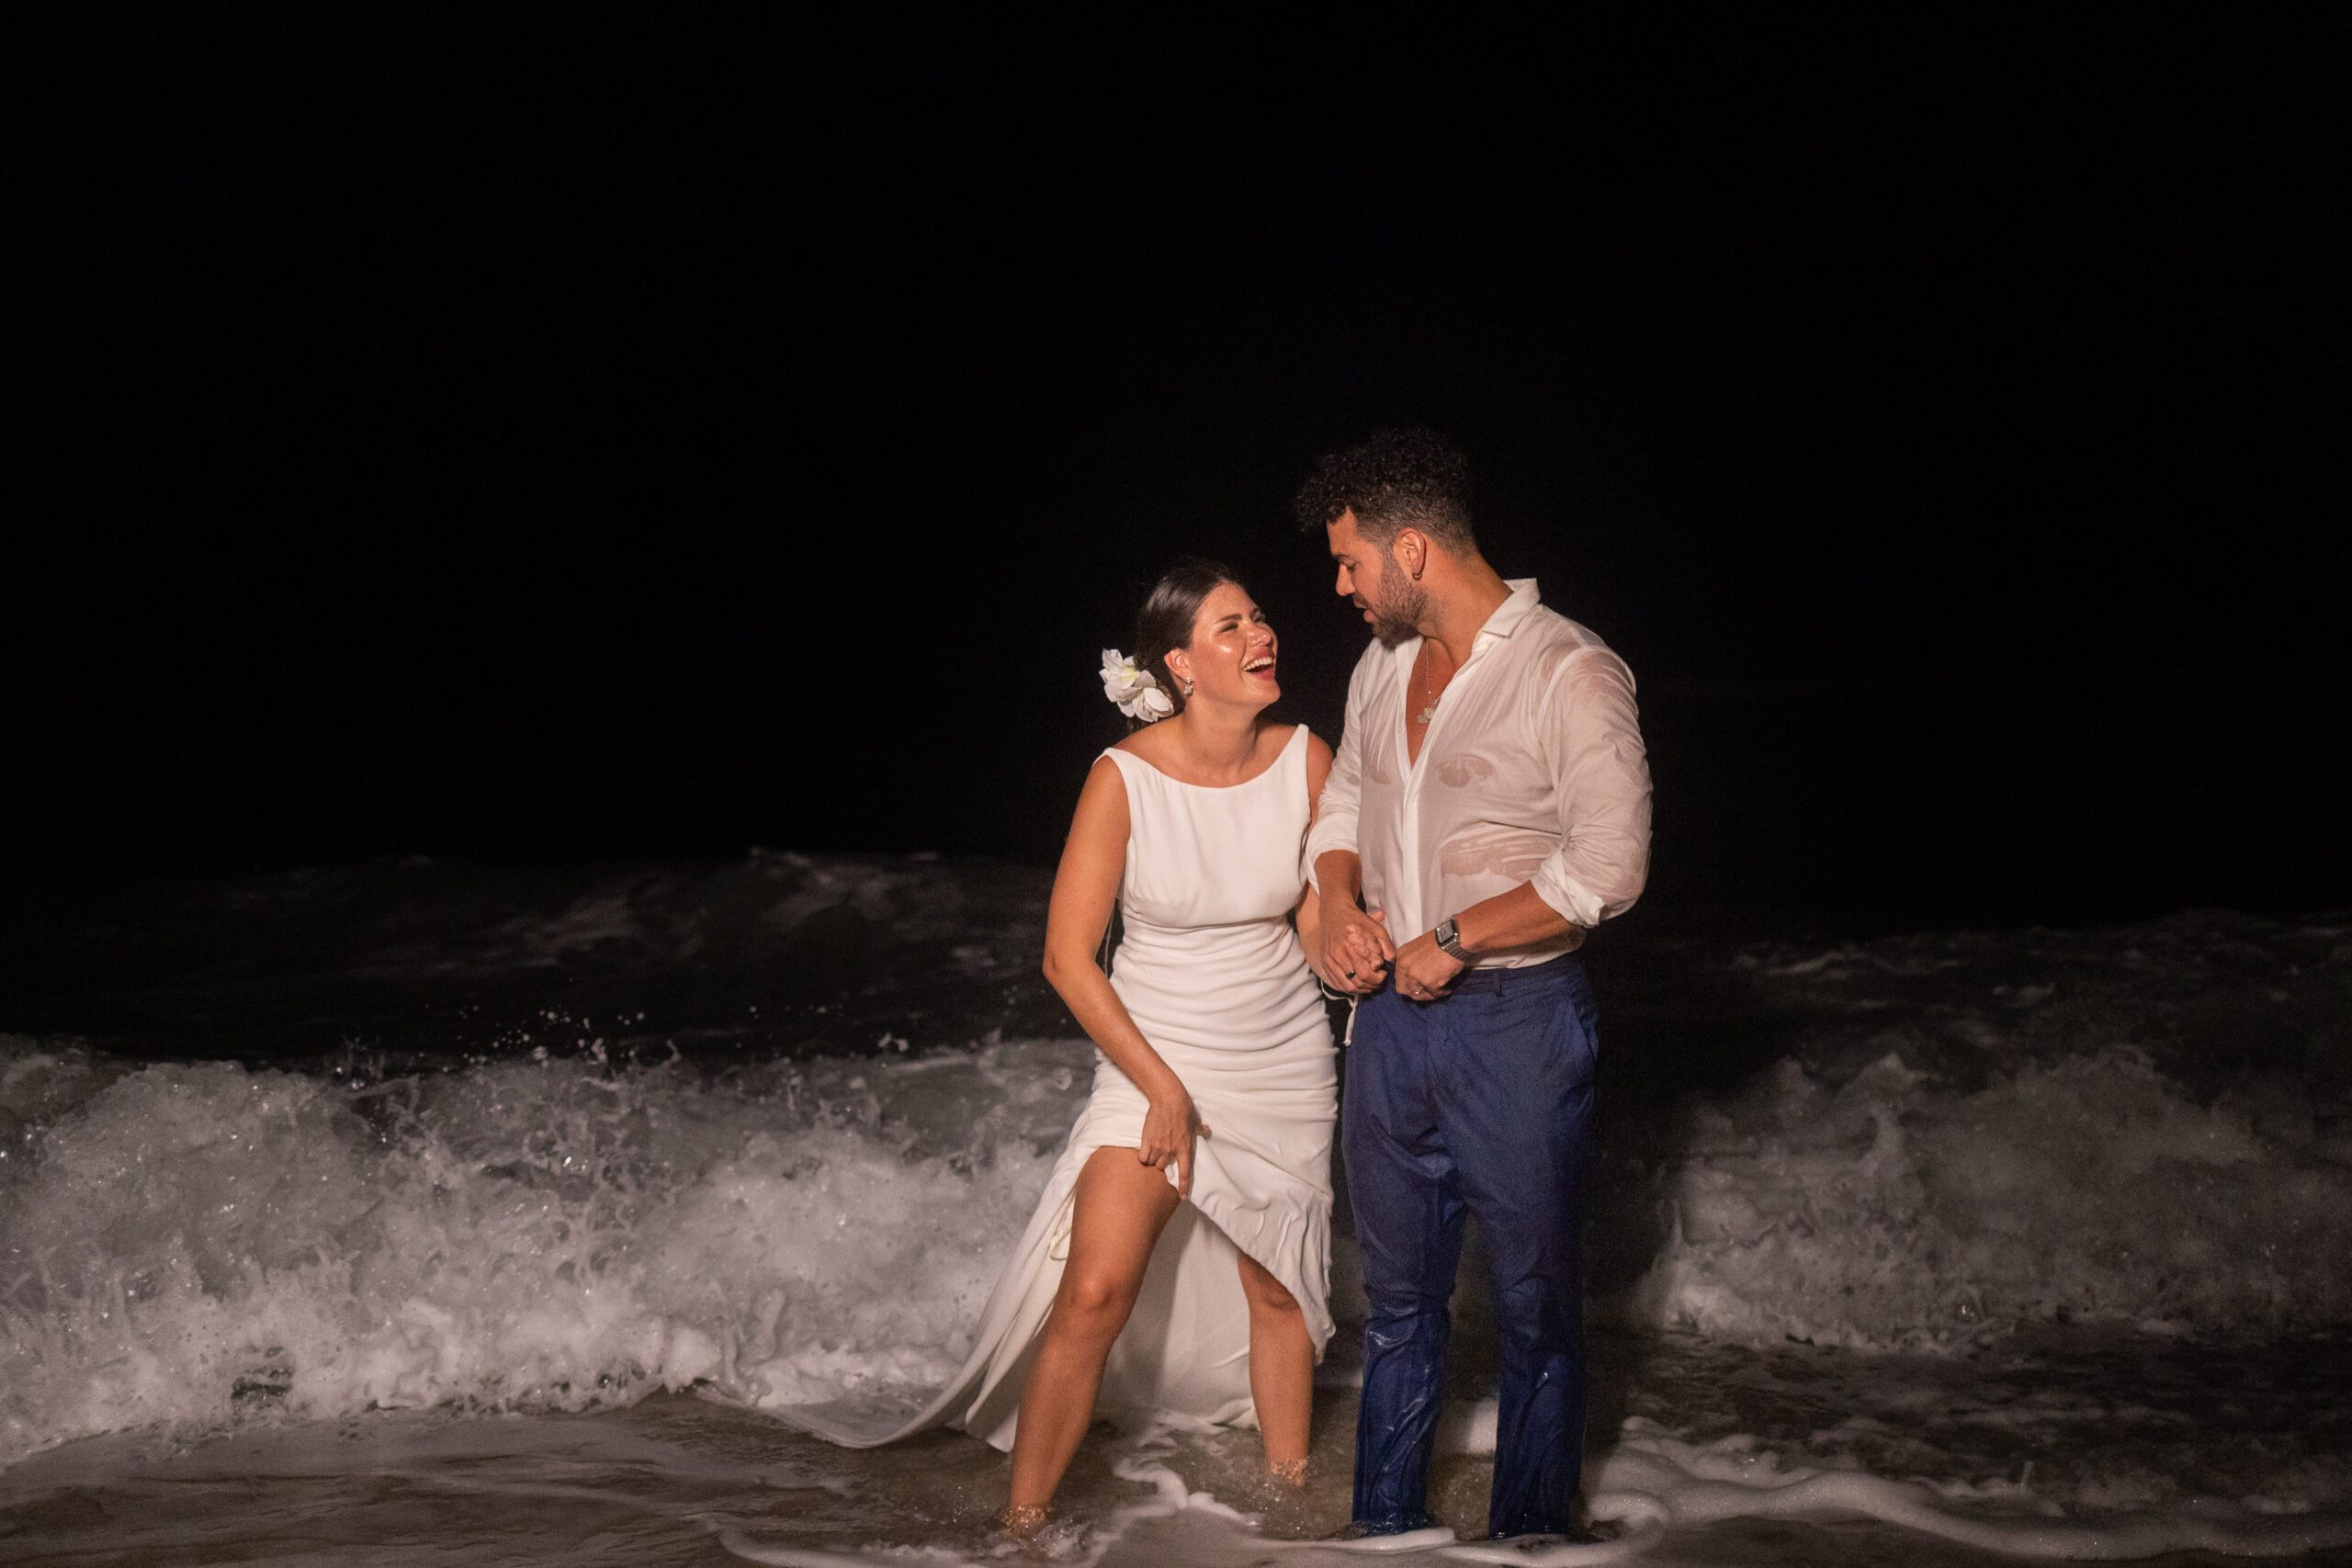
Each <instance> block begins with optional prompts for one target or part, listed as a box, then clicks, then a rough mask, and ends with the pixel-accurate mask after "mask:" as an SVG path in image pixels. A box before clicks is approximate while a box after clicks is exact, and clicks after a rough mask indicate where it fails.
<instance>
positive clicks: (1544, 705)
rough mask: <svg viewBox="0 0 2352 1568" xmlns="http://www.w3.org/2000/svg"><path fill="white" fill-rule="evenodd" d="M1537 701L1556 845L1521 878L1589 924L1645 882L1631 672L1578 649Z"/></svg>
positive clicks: (1640, 765)
mask: <svg viewBox="0 0 2352 1568" xmlns="http://www.w3.org/2000/svg"><path fill="white" fill-rule="evenodd" d="M1534 720H1535V733H1536V737H1537V743H1538V745H1539V746H1540V747H1541V749H1542V750H1543V754H1544V762H1545V764H1546V766H1548V767H1549V768H1550V770H1551V773H1552V783H1553V788H1554V791H1555V795H1556V797H1557V799H1558V802H1559V808H1560V847H1559V848H1558V849H1556V850H1555V851H1554V852H1552V853H1551V854H1550V855H1549V856H1548V857H1547V858H1546V859H1545V860H1544V863H1543V865H1542V866H1540V867H1539V868H1537V870H1536V873H1535V874H1534V875H1533V876H1532V878H1530V879H1529V881H1530V885H1531V886H1533V887H1534V889H1535V896H1536V897H1539V898H1541V899H1543V900H1544V903H1546V904H1548V905H1550V906H1551V907H1552V908H1554V909H1555V910H1557V911H1558V912H1559V913H1560V914H1561V915H1562V916H1564V917H1566V919H1570V920H1572V921H1574V922H1575V923H1576V924H1577V925H1579V926H1583V927H1586V928H1588V929H1589V928H1590V927H1593V926H1597V925H1599V924H1600V922H1601V921H1602V920H1605V919H1609V917H1611V915H1622V914H1623V913H1624V912H1625V911H1626V910H1627V909H1630V908H1633V907H1634V900H1635V899H1636V898H1638V897H1641V894H1642V888H1643V886H1644V885H1645V883H1646V882H1647V881H1648V880H1649V867H1650V764H1649V753H1648V750H1647V749H1646V748H1645V746H1644V745H1643V744H1642V729H1641V719H1640V713H1639V710H1638V709H1637V708H1636V707H1635V705H1634V672H1633V671H1631V670H1628V669H1627V668H1626V667H1625V661H1624V660H1622V659H1620V658H1618V657H1617V656H1616V655H1615V654H1614V653H1611V651H1609V649H1605V648H1599V647H1595V648H1589V649H1583V650H1581V651H1580V652H1578V653H1577V655H1576V656H1575V657H1573V658H1571V659H1569V660H1566V662H1564V663H1563V664H1562V665H1561V666H1560V668H1559V669H1558V670H1557V671H1555V674H1554V676H1553V679H1552V681H1551V682H1550V683H1549V684H1548V685H1547V686H1546V688H1545V689H1544V694H1543V695H1542V697H1541V699H1540V706H1539V708H1538V710H1537V712H1536V713H1535V715H1534ZM1337 772H1338V770H1337V769H1336V768H1335V769H1334V770H1333V773H1334V776H1335V777H1336V776H1337Z"/></svg>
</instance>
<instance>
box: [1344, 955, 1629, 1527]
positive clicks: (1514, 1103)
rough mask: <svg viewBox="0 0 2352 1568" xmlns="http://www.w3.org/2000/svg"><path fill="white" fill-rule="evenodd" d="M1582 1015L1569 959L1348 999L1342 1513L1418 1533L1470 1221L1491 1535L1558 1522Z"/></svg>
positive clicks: (1571, 1364)
mask: <svg viewBox="0 0 2352 1568" xmlns="http://www.w3.org/2000/svg"><path fill="white" fill-rule="evenodd" d="M1597 1024H1598V1015H1597V1013H1596V1011H1595V1010H1594V1007H1593V1000H1592V988H1591V986H1590V984H1589V982H1588V981H1587V980H1586V978H1585V973H1584V965H1583V964H1581V963H1580V962H1578V961H1577V958H1576V957H1574V956H1573V955H1569V956H1565V957H1561V958H1556V959H1554V960H1552V961H1551V962H1550V963H1547V964H1540V965H1535V966H1532V967H1529V968H1524V969H1498V970H1473V971H1472V972H1471V973H1469V974H1467V975H1465V976H1463V977H1462V980H1461V982H1460V983H1459V984H1458V985H1457V986H1456V987H1455V989H1454V991H1453V994H1452V995H1451V996H1448V997H1447V998H1444V999H1443V1000H1442V1001H1437V1002H1430V1003H1419V1002H1410V1001H1407V1000H1406V999H1405V998H1402V997H1400V996H1398V995H1397V991H1396V988H1395V987H1393V986H1392V987H1388V988H1386V989H1384V990H1382V991H1379V992H1377V993H1375V994H1374V996H1372V997H1370V998H1367V999H1366V1000H1365V1001H1364V1002H1363V1004H1362V1005H1361V1006H1360V1007H1359V1008H1358V1009H1357V1011H1356V1020H1355V1043H1354V1045H1353V1047H1352V1048H1351V1050H1350V1051H1349V1053H1348V1079H1347V1095H1346V1103H1345V1105H1344V1107H1343V1108H1342V1111H1341V1121H1340V1138H1341V1146H1342V1147H1343V1149H1344V1150H1345V1152H1346V1157H1347V1166H1348V1199H1349V1201H1350V1202H1351V1205H1352V1206H1353V1207H1354V1210H1355V1225H1356V1242H1357V1245H1358V1247H1360V1248H1361V1249H1362V1252H1363V1282H1364V1290H1365V1292H1366V1293H1367V1294H1368V1295H1370V1297H1371V1298H1372V1315H1371V1317H1370V1319H1369V1320H1368V1321H1367V1322H1366V1323H1365V1325H1364V1353H1363V1405H1362V1406H1361V1407H1360V1409H1359V1410H1358V1413H1357V1416H1356V1487H1355V1517H1356V1520H1357V1522H1358V1523H1360V1524H1362V1525H1364V1526H1366V1527H1368V1528H1370V1529H1374V1530H1376V1531H1383V1532H1386V1531H1395V1530H1408V1529H1420V1528H1421V1527H1423V1526H1426V1525H1428V1524H1430V1523H1431V1522H1433V1521H1431V1519H1430V1516H1429V1513H1428V1511H1427V1509H1426V1507H1425V1506H1424V1504H1425V1502H1426V1500H1427V1495H1428V1488H1429V1469H1430V1447H1431V1445H1432V1443H1433V1441H1434V1439H1435V1438H1436V1435H1437V1423H1438V1418H1439V1416H1441V1415H1442V1413H1443V1411H1444V1408H1445V1348H1446V1339H1447V1337H1448V1335H1449V1334H1450V1333H1451V1331H1452V1327H1453V1320H1452V1317H1451V1314H1449V1313H1448V1311H1447V1308H1446V1303H1447V1302H1448V1301H1449V1300H1450V1299H1451V1298H1452V1296H1453V1275H1454V1268H1455V1265H1456V1264H1457V1263H1458V1262H1459V1261H1460V1258H1461V1255H1462V1221H1463V1216H1464V1214H1465V1213H1469V1214H1476V1216H1477V1218H1478V1228H1479V1231H1480V1232H1481V1234H1482V1235H1483V1236H1484V1238H1485V1240H1486V1243H1487V1251H1488V1253H1489V1254H1490V1255H1491V1257H1492V1258H1493V1260H1494V1292H1495V1307H1496V1316H1497V1318H1498V1323H1499V1325H1500V1328H1501V1331H1502V1368H1503V1376H1502V1400H1501V1405H1502V1408H1501V1412H1500V1416H1499V1419H1498V1426H1497V1428H1496V1434H1495V1489H1494V1495H1493V1497H1492V1499H1491V1500H1490V1502H1489V1504H1488V1507H1487V1530H1488V1532H1489V1533H1490V1534H1493V1535H1524V1534H1530V1533H1534V1532H1540V1531H1550V1530H1563V1529H1570V1528H1572V1527H1573V1525H1574V1524H1575V1522H1576V1517H1577V1506H1576V1505H1577V1485H1578V1483H1579V1481H1580V1480H1581V1479H1582V1471H1583V1468H1584V1413H1585V1360H1584V1258H1583V1235H1582V1229H1583V1224H1584V1199H1585V1154H1586V1147H1587V1145H1588V1144H1589V1140H1590V1136H1591V1131H1592V1077H1593V1053H1594V1048H1595V1029H1596V1026H1597Z"/></svg>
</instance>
